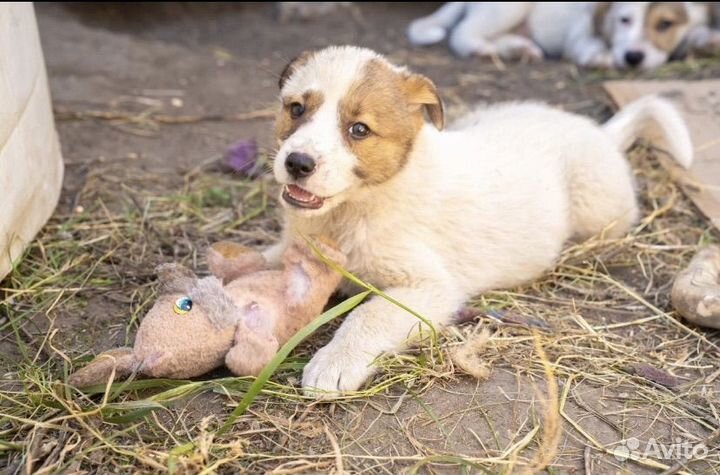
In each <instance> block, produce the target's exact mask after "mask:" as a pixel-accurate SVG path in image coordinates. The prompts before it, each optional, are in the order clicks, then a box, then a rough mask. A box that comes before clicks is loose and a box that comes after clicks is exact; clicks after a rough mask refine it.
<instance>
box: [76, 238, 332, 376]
mask: <svg viewBox="0 0 720 475" xmlns="http://www.w3.org/2000/svg"><path fill="white" fill-rule="evenodd" d="M313 242H314V244H315V245H316V246H317V248H318V249H319V250H320V251H321V252H322V254H324V255H325V256H326V257H327V258H329V259H330V260H332V261H334V262H335V263H337V264H339V265H344V263H345V256H344V255H343V254H342V253H341V252H340V251H338V250H337V249H336V248H335V247H334V245H333V244H330V243H329V242H327V241H323V240H321V239H315V240H314V241H313ZM207 260H208V267H209V268H210V272H211V273H212V274H213V275H211V276H209V277H205V278H198V277H197V276H196V275H195V274H194V273H193V272H192V271H190V270H189V269H187V268H185V267H183V266H182V265H179V264H163V265H161V266H159V267H158V269H157V272H158V276H159V279H160V281H161V283H162V290H161V295H160V297H159V298H158V300H157V302H155V305H154V306H153V307H152V308H151V309H150V311H149V312H148V314H147V316H146V317H145V318H144V319H143V321H142V323H141V324H140V328H139V329H138V332H137V336H136V337H135V346H134V347H133V348H127V347H126V348H117V349H114V350H111V351H108V352H105V353H102V354H101V355H99V356H98V357H96V358H95V359H94V360H93V361H92V362H90V363H89V364H88V365H87V366H85V367H84V368H82V369H81V370H79V371H78V372H76V373H74V374H73V375H71V376H70V378H69V380H68V382H69V383H70V384H71V385H73V386H76V387H85V386H90V385H94V384H101V383H105V382H107V380H108V379H109V378H110V376H111V374H112V372H113V371H115V377H116V378H126V377H127V376H129V375H130V374H132V373H134V372H137V373H138V374H143V375H146V376H150V377H155V378H160V377H165V378H191V377H195V376H200V375H202V374H204V373H207V372H208V371H211V370H213V369H215V368H218V367H220V366H222V365H223V363H225V365H227V367H228V368H229V369H230V370H231V371H232V372H233V373H234V374H236V375H239V376H247V375H257V374H258V373H259V372H260V370H262V368H263V367H264V366H265V364H266V363H268V362H269V361H270V359H272V357H273V356H274V355H275V353H276V352H277V350H278V349H279V347H280V345H282V344H283V343H285V342H286V341H287V340H288V339H289V338H290V337H291V336H292V335H294V334H295V333H296V332H297V331H298V330H300V329H301V328H302V327H303V326H305V325H306V324H307V323H309V322H310V321H311V320H312V319H313V318H314V317H316V316H317V315H319V314H320V313H321V312H322V310H323V307H324V306H325V304H326V303H327V301H328V298H329V297H330V295H331V294H332V293H333V291H334V290H335V289H336V287H337V286H338V284H339V283H340V280H341V279H342V277H341V276H340V274H338V273H337V272H335V271H334V270H332V269H331V268H329V267H328V266H326V265H325V264H324V263H323V262H322V261H321V260H320V259H319V258H318V257H317V256H316V255H315V253H314V252H313V251H312V249H311V248H310V246H309V245H308V244H307V243H306V242H305V241H302V240H297V241H296V242H294V243H293V244H292V245H290V246H289V247H288V248H287V250H286V251H285V253H284V255H283V258H282V264H283V267H282V269H268V268H267V265H266V262H265V259H264V258H263V256H262V255H261V254H260V253H258V252H255V251H252V250H250V249H248V248H246V247H244V246H241V245H239V244H234V243H229V242H220V243H217V244H215V245H213V246H212V247H211V248H210V249H209V251H208V256H207Z"/></svg>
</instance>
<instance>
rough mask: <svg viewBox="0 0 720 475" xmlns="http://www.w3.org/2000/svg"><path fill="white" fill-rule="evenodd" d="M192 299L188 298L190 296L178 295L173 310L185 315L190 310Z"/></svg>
mask: <svg viewBox="0 0 720 475" xmlns="http://www.w3.org/2000/svg"><path fill="white" fill-rule="evenodd" d="M192 306H193V303H192V300H190V297H180V298H179V299H177V300H176V301H175V306H173V311H174V312H175V313H177V314H178V315H185V314H186V313H188V312H189V311H190V310H192Z"/></svg>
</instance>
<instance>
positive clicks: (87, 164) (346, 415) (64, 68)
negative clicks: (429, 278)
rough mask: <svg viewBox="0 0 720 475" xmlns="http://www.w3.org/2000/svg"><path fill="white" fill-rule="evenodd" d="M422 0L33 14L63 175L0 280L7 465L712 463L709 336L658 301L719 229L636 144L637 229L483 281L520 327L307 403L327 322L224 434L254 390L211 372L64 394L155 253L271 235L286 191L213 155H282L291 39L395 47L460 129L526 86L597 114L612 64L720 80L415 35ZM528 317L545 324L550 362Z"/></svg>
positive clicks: (149, 269)
mask: <svg viewBox="0 0 720 475" xmlns="http://www.w3.org/2000/svg"><path fill="white" fill-rule="evenodd" d="M434 7H435V4H383V5H377V4H367V5H362V6H360V7H359V8H356V9H353V10H343V11H341V12H338V13H334V14H330V15H327V16H325V17H323V18H319V19H315V20H313V21H311V22H307V23H297V24H282V25H281V24H279V23H278V22H277V21H276V20H275V18H274V12H273V7H272V5H271V4H241V5H227V4H210V5H188V4H161V5H158V4H126V5H118V4H82V5H81V4H74V3H56V4H37V6H36V11H37V16H38V22H39V26H40V32H41V37H42V42H43V47H44V51H45V56H46V62H47V69H48V74H49V77H50V86H51V90H52V96H53V105H54V108H55V111H56V118H57V127H58V131H59V134H60V139H61V143H62V149H63V154H64V157H65V160H66V177H65V182H64V187H63V194H62V197H61V202H60V205H59V207H58V209H57V211H56V214H55V216H54V217H53V218H52V220H51V222H50V223H49V224H48V226H47V227H46V229H45V230H44V231H43V233H42V234H41V236H40V238H39V240H38V243H36V244H35V245H33V247H32V248H31V249H30V250H29V251H28V254H27V256H26V258H25V260H24V261H23V263H22V264H21V265H20V266H19V267H18V269H17V270H16V271H15V272H14V273H13V274H12V275H11V276H9V277H8V278H6V279H5V280H4V281H3V282H2V284H0V291H2V292H4V295H5V301H4V306H3V307H0V351H1V354H0V372H1V373H2V377H1V378H0V474H2V475H10V474H16V473H17V474H19V473H35V472H37V473H155V472H163V471H168V472H170V473H216V472H217V473H237V472H239V471H246V472H249V473H260V472H272V473H305V472H307V473H313V472H316V473H317V472H320V473H324V472H329V471H335V472H336V473H338V472H343V471H347V472H352V473H361V472H362V473H398V472H399V471H407V472H408V473H415V472H419V473H480V472H486V473H520V472H527V471H532V470H533V468H532V467H533V466H534V464H535V466H537V464H540V461H541V460H542V459H543V457H546V458H547V459H548V460H547V461H548V462H550V466H549V467H547V468H546V469H544V471H545V472H546V473H578V472H579V473H582V472H585V473H595V474H604V473H661V472H662V473H682V472H683V471H684V472H685V473H720V452H719V451H718V449H717V446H718V437H717V431H718V429H719V428H720V416H719V414H718V409H720V404H718V402H719V401H718V394H719V392H720V377H718V376H719V373H718V372H717V369H718V368H719V367H720V366H719V365H718V362H719V361H720V351H719V350H718V346H717V345H720V334H719V333H718V332H716V331H708V330H703V329H700V328H696V327H691V326H685V325H684V324H682V323H678V320H676V315H675V314H674V313H673V312H671V308H670V305H669V286H670V285H671V282H672V277H673V275H674V273H675V272H676V271H677V269H679V268H680V266H682V265H684V264H685V263H686V262H687V261H688V259H689V258H690V256H691V255H692V254H693V252H694V251H695V250H696V248H697V246H698V245H699V244H701V243H704V242H708V241H717V240H718V234H717V233H716V232H715V231H714V230H712V229H711V227H710V226H709V224H707V223H706V222H705V220H704V219H703V218H702V217H701V216H700V215H699V214H698V213H697V211H696V210H695V208H694V207H693V206H692V205H691V204H690V203H689V202H688V200H687V199H686V198H685V197H684V196H682V195H681V193H680V192H679V189H678V188H677V186H675V184H674V183H673V182H672V180H671V179H670V178H669V177H668V175H667V173H666V172H665V171H664V169H663V168H661V167H660V166H659V164H658V160H657V158H656V156H655V155H656V154H655V152H654V151H653V150H652V149H651V148H649V147H640V148H637V149H635V151H634V152H633V153H632V154H631V157H630V159H631V161H632V163H633V166H634V167H635V170H636V173H637V177H638V183H639V193H640V196H641V201H642V204H643V209H644V211H645V216H646V218H645V219H644V220H643V222H642V224H641V225H640V226H639V227H638V228H637V229H636V230H635V232H634V233H633V234H631V235H630V236H629V237H628V238H625V239H621V240H617V241H613V242H590V243H582V244H579V245H575V246H573V247H569V248H568V251H567V252H566V253H565V254H564V255H563V258H562V260H561V262H560V264H559V266H558V268H557V269H556V270H555V271H553V272H549V273H548V275H547V277H546V278H544V279H542V280H541V281H539V282H537V283H535V284H533V285H532V286H528V287H526V288H521V289H511V290H508V291H499V292H496V293H493V294H489V295H485V296H478V298H477V299H475V300H474V301H473V302H471V304H472V305H473V307H475V308H477V309H478V311H479V312H483V311H484V312H486V311H488V310H493V311H495V312H501V313H503V314H506V315H514V316H517V317H518V318H520V320H522V322H525V324H522V323H521V324H520V325H514V326H513V325H505V324H500V323H497V322H494V321H492V320H490V319H483V320H481V321H479V322H477V321H475V322H472V323H470V324H466V325H464V326H460V327H457V328H454V329H450V330H449V331H447V332H446V334H445V335H444V336H443V338H442V339H441V344H440V348H439V349H438V348H434V349H433V348H428V347H427V346H421V347H419V348H416V349H413V350H412V351H411V352H409V353H408V354H407V355H402V356H396V357H388V358H386V359H385V360H383V361H382V362H381V367H382V370H381V371H380V374H379V375H378V376H377V377H376V378H375V379H374V380H373V381H371V382H370V383H369V384H368V385H367V386H366V388H365V393H363V394H360V395H358V396H357V397H354V398H348V399H346V400H342V401H338V402H335V403H321V404H318V403H314V402H312V401H309V400H305V399H302V396H301V395H300V393H299V392H297V387H298V380H299V377H300V375H301V369H300V368H301V367H302V363H304V362H305V361H307V359H308V357H309V355H311V354H312V351H313V349H314V348H317V347H319V346H320V345H321V344H322V343H323V342H324V341H327V339H328V338H329V335H330V334H331V331H332V328H334V327H335V326H337V324H336V323H333V324H331V325H330V327H329V328H328V329H324V330H323V331H321V332H319V334H317V335H314V336H313V337H312V338H311V339H310V341H308V342H306V343H304V344H303V345H302V346H301V347H300V348H299V349H298V350H297V351H296V352H295V353H293V357H292V358H291V359H290V360H288V361H287V362H286V363H285V364H284V366H283V367H282V368H281V371H280V372H279V373H278V374H276V375H275V376H274V377H273V378H272V384H270V385H268V386H267V388H266V390H265V391H264V392H263V393H262V394H261V395H260V396H259V397H258V399H257V400H256V401H255V403H254V404H253V405H252V406H251V407H250V409H249V411H248V412H246V413H245V414H244V415H243V416H242V417H240V418H239V419H238V420H237V421H236V423H235V424H234V426H233V429H232V431H231V432H230V433H229V434H228V435H223V436H214V434H213V430H214V428H216V427H217V426H218V424H220V423H222V421H224V420H225V418H226V417H227V416H228V415H229V413H230V412H231V411H232V409H233V408H234V407H235V406H236V405H237V403H238V401H239V400H240V399H241V398H242V395H243V393H244V390H245V389H247V386H248V384H249V383H248V380H247V379H241V380H229V379H227V378H226V377H227V376H228V373H225V372H223V371H218V372H216V373H215V374H213V375H210V376H209V377H206V378H201V380H200V381H201V383H200V384H186V382H183V383H177V384H172V383H165V382H162V383H157V384H156V385H153V384H148V385H146V386H142V385H136V386H131V387H126V388H124V389H123V390H119V391H118V392H115V393H113V394H112V396H111V397H109V398H108V399H107V400H103V398H102V397H100V396H98V395H96V396H81V395H79V394H78V393H73V392H71V391H70V390H69V389H68V388H65V387H63V386H62V385H61V384H60V381H62V380H63V379H64V377H65V376H66V375H67V374H68V372H69V371H70V370H71V368H73V367H78V366H80V365H81V364H83V362H84V361H86V360H87V359H88V358H89V357H90V356H91V355H94V354H97V353H98V352H100V351H103V350H105V349H108V348H110V347H113V346H120V345H124V344H128V343H131V342H132V339H133V336H134V332H135V330H136V328H137V323H138V320H139V319H141V318H142V316H143V314H144V312H145V311H146V310H147V308H148V305H150V304H151V303H152V301H153V298H154V295H155V288H156V285H155V276H154V274H153V269H154V267H155V265H156V264H158V263H161V262H168V261H178V262H183V263H185V264H187V265H189V266H193V267H195V268H197V269H203V266H204V260H203V256H202V251H203V249H204V248H205V247H206V246H207V245H208V243H211V242H213V241H217V240H220V239H233V240H236V241H238V242H241V243H244V244H248V245H252V246H265V245H268V244H270V243H272V242H274V241H275V240H276V239H277V236H278V232H279V229H280V227H279V220H278V213H277V210H276V207H275V204H274V196H275V189H274V187H273V184H272V181H271V180H270V178H269V177H264V178H261V179H257V180H246V179H243V178H241V177H239V176H237V175H234V174H233V173H231V172H228V171H227V170H225V169H224V168H223V167H222V165H221V164H222V156H223V153H224V152H225V150H226V149H227V148H228V147H229V146H230V145H231V144H232V143H234V142H236V141H237V140H246V139H255V140H256V141H257V143H258V144H259V148H260V153H261V156H263V157H267V155H268V154H269V153H271V150H272V148H273V142H272V139H271V132H272V120H271V112H270V111H271V110H272V108H273V107H274V104H275V100H276V93H277V77H278V73H279V71H281V70H282V67H283V66H284V64H285V63H286V62H287V61H288V60H289V59H290V58H292V57H294V56H295V55H296V54H298V53H299V52H301V51H303V50H306V49H312V48H319V47H323V46H326V45H330V44H357V45H361V46H367V47H371V48H374V49H376V50H378V51H380V52H382V53H385V54H387V55H389V57H390V58H391V59H392V60H394V61H396V62H399V63H404V64H407V65H409V66H410V67H411V68H413V69H415V70H417V71H418V72H422V73H424V74H426V75H428V76H429V77H431V78H432V79H433V80H434V81H435V82H436V84H437V85H438V86H439V88H440V91H441V94H442V96H443V98H444V100H445V102H446V107H447V110H448V113H449V115H450V117H451V118H452V117H457V116H458V115H459V114H461V113H463V112H464V111H466V110H468V108H469V107H472V106H473V105H474V104H477V103H485V102H497V101H502V100H519V99H536V100H543V101H547V102H549V103H551V104H554V105H556V106H560V107H563V108H565V109H567V110H570V111H574V112H578V113H581V114H585V115H588V116H591V117H593V118H596V119H605V118H607V117H608V116H609V115H610V114H611V112H612V107H611V104H610V101H609V99H608V98H607V96H606V95H605V94H604V93H603V92H602V89H601V82H602V81H603V80H605V79H608V78H616V77H625V78H627V77H634V76H637V77H644V78H647V77H652V78H655V77H657V78H665V77H667V78H670V77H672V78H692V79H702V78H710V77H720V60H717V59H715V60H712V59H710V60H693V61H690V62H688V63H685V64H671V65H668V66H666V67H664V68H662V69H660V70H659V71H656V72H654V73H641V74H634V75H633V74H631V73H627V74H620V73H617V72H597V71H579V70H578V69H577V68H576V67H574V66H572V65H570V64H567V63H564V62H549V63H543V64H533V65H526V64H493V63H492V62H483V61H479V60H458V59H456V58H453V57H452V56H450V55H449V54H448V52H447V50H446V47H445V46H444V45H439V46H436V47H432V48H428V49H422V50H417V49H412V48H410V47H409V45H408V44H407V41H406V40H405V37H404V29H405V27H406V25H407V23H408V22H409V21H410V20H411V19H412V18H414V17H417V16H419V15H422V14H424V13H426V12H429V11H431V10H432V9H433V8H434ZM247 113H251V114H254V116H255V118H247V117H237V116H238V115H239V114H247ZM157 114H164V115H165V116H171V117H178V116H184V117H186V119H188V121H187V122H188V123H177V122H179V121H177V120H176V121H172V120H169V121H168V120H163V119H161V118H158V115H157ZM407 304H408V305H410V306H412V303H411V302H407ZM1 312H5V313H6V315H3V314H2V313H1ZM528 321H529V322H533V321H540V322H544V323H543V325H541V326H542V327H543V328H545V330H544V331H543V332H541V333H540V335H541V336H540V337H539V341H540V343H541V345H542V347H543V348H545V351H546V352H547V360H549V362H550V363H552V365H551V366H552V368H553V369H552V371H551V372H550V374H548V373H547V372H546V371H545V367H544V365H543V359H542V358H541V357H539V352H538V350H537V348H536V347H535V345H534V338H533V334H532V333H531V332H530V331H529V330H528V328H527V327H528V326H531V325H528V324H527V322H528ZM482 328H487V329H489V330H490V331H491V332H492V335H493V338H492V339H491V340H490V342H488V343H487V344H486V345H485V346H484V347H482V348H481V347H480V346H478V347H477V348H476V349H475V350H474V353H475V354H477V355H479V356H480V357H481V361H482V364H484V365H487V368H488V370H489V377H488V378H487V379H475V378H473V377H471V376H469V375H467V374H465V372H464V371H463V370H462V369H461V366H462V363H460V362H458V360H457V359H456V358H453V357H452V354H453V352H454V351H455V350H456V349H457V348H467V347H468V345H472V342H473V341H476V338H477V335H478V334H479V331H480V329H482ZM218 378H220V379H218ZM554 383H556V384H557V387H556V388H555V390H556V393H555V394H554V391H553V386H554ZM553 402H554V404H555V405H554V404H553ZM153 404H154V405H153ZM160 404H162V406H164V407H159V405H160ZM558 404H559V406H560V407H559V408H558V407H556V406H557V405H558ZM150 409H153V410H152V411H150ZM555 429H557V430H555ZM631 437H634V438H637V439H638V440H639V442H640V444H641V445H640V449H638V450H639V451H640V452H642V450H643V449H644V448H645V447H646V444H647V443H648V442H649V441H651V440H655V441H657V442H658V443H659V444H664V446H670V445H672V444H682V443H686V444H690V445H691V446H693V447H695V446H699V445H701V444H705V445H706V446H707V447H708V450H707V454H700V455H705V456H704V457H703V456H696V457H690V460H688V459H687V458H682V457H679V458H678V457H674V455H673V454H667V453H666V454H662V453H657V452H653V453H650V454H649V455H648V454H647V453H645V454H640V456H637V457H634V458H635V459H636V460H627V459H626V458H623V457H617V456H615V453H616V449H618V448H619V447H620V448H621V452H618V453H621V454H622V453H623V452H622V450H624V449H623V448H624V447H626V446H627V444H626V443H625V442H624V441H625V440H628V439H629V438H631ZM555 443H557V444H555ZM630 445H632V443H631V444H630ZM630 448H633V447H630ZM540 465H544V464H540Z"/></svg>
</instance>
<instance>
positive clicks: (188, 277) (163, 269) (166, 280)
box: [155, 263, 198, 293]
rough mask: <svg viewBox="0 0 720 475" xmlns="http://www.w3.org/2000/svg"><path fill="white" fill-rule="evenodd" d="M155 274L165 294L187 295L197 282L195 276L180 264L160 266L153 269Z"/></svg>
mask: <svg viewBox="0 0 720 475" xmlns="http://www.w3.org/2000/svg"><path fill="white" fill-rule="evenodd" d="M155 273H156V274H157V275H158V279H159V280H160V283H161V284H162V286H163V289H164V291H165V292H168V293H174V292H180V293H187V292H188V291H189V289H190V288H191V287H192V286H193V285H194V284H195V283H196V282H197V280H198V278H197V276H196V275H195V274H194V273H193V271H191V270H190V269H188V268H187V267H185V266H183V265H180V264H174V263H171V264H160V265H159V266H157V267H156V268H155Z"/></svg>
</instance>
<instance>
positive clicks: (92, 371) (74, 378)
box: [68, 347, 138, 388]
mask: <svg viewBox="0 0 720 475" xmlns="http://www.w3.org/2000/svg"><path fill="white" fill-rule="evenodd" d="M137 367H138V364H137V361H135V356H134V355H133V350H132V348H124V347H123V348H116V349H114V350H110V351H106V352H105V353H102V354H100V355H99V356H97V357H96V358H95V359H94V360H92V361H91V362H90V363H88V365H87V366H85V367H84V368H82V369H80V370H79V371H76V372H75V373H73V374H72V375H70V377H69V378H68V383H69V384H71V385H72V386H75V387H77V388H84V387H87V386H93V385H95V384H104V383H107V381H108V379H110V375H111V374H112V372H113V370H115V379H116V380H120V379H125V378H127V377H128V376H130V375H131V374H132V372H133V371H135V370H136V369H137Z"/></svg>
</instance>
